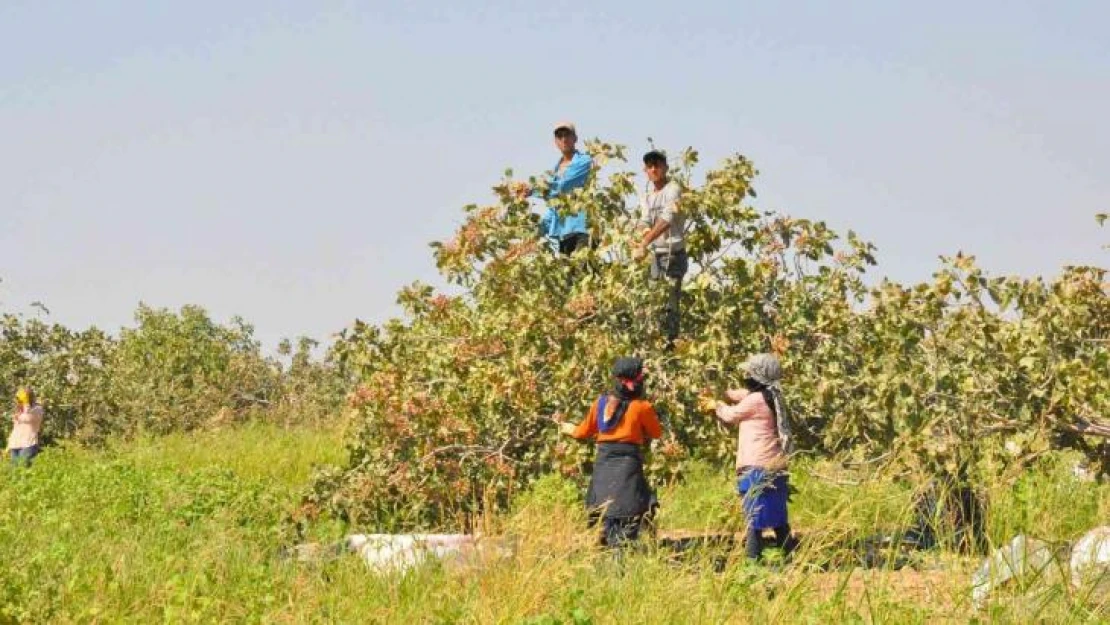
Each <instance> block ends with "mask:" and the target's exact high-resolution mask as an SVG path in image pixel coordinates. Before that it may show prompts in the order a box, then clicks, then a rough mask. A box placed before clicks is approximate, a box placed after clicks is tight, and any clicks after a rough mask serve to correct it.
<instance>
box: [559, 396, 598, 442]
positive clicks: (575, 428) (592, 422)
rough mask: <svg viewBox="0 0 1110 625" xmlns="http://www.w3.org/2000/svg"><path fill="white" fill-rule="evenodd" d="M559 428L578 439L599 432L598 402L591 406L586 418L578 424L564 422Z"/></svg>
mask: <svg viewBox="0 0 1110 625" xmlns="http://www.w3.org/2000/svg"><path fill="white" fill-rule="evenodd" d="M559 430H560V431H562V433H563V434H566V435H567V436H570V437H572V438H577V439H578V440H585V439H587V438H589V437H591V436H594V435H595V434H597V404H596V403H595V404H594V405H592V406H590V411H589V412H588V413H587V414H586V418H585V419H583V420H582V422H581V423H579V424H578V425H574V424H573V423H564V424H562V425H561V426H559Z"/></svg>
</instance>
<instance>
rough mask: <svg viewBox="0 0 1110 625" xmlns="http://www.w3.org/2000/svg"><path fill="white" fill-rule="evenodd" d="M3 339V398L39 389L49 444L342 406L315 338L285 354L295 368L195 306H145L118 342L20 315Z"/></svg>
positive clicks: (309, 414)
mask: <svg viewBox="0 0 1110 625" xmlns="http://www.w3.org/2000/svg"><path fill="white" fill-rule="evenodd" d="M0 332H2V339H3V340H2V341H0V381H3V385H4V387H5V389H6V390H5V391H4V393H6V394H8V393H14V390H15V388H16V387H17V386H18V385H20V384H30V385H32V386H33V387H34V388H35V389H36V390H37V392H38V394H39V397H40V399H41V400H42V402H43V403H44V404H45V406H46V408H47V419H46V421H45V424H44V432H43V434H44V437H45V438H46V440H47V442H51V441H53V440H56V439H72V440H76V441H81V442H88V443H96V442H99V441H101V440H103V439H105V438H106V437H112V436H129V435H133V434H137V433H150V434H164V433H167V432H171V431H188V430H194V429H197V428H205V427H213V426H219V425H223V424H226V423H229V422H236V421H242V420H244V419H247V418H260V419H265V420H274V421H280V422H285V423H290V422H303V421H310V420H313V419H318V418H320V417H321V416H324V415H328V414H332V413H335V412H336V411H337V409H338V407H339V406H340V404H341V402H342V397H343V391H342V382H341V379H340V378H339V377H338V376H337V375H336V372H335V368H334V367H332V366H330V365H328V364H326V363H321V362H318V361H317V360H315V359H313V358H312V349H313V348H314V347H315V346H316V345H315V343H314V342H313V341H311V340H310V339H300V340H299V342H298V346H297V348H296V350H294V349H293V348H292V345H291V343H290V344H289V345H288V349H282V350H279V355H282V356H285V357H287V358H288V359H289V363H288V366H284V365H283V364H282V363H281V362H280V361H279V360H278V359H274V358H267V357H265V356H264V355H263V354H262V353H261V350H260V347H259V344H258V342H257V341H255V339H254V338H253V329H252V328H251V327H250V326H249V325H247V324H246V323H244V322H243V320H241V319H238V318H236V319H233V320H232V321H231V323H229V324H220V323H217V322H215V321H213V320H212V319H211V318H210V317H209V316H208V313H207V312H205V311H204V310H203V309H202V308H199V307H196V306H185V307H183V308H181V310H180V311H176V312H174V311H170V310H167V309H157V308H151V307H148V306H145V305H140V307H139V309H138V310H137V311H136V313H135V325H134V326H133V327H129V328H124V329H122V330H121V331H120V333H119V336H118V338H116V337H112V336H110V335H108V334H105V333H104V332H102V331H100V330H98V329H96V328H90V329H88V330H84V331H81V332H75V331H73V330H70V329H68V328H66V327H64V326H62V325H60V324H52V323H47V322H44V321H42V320H41V319H35V318H26V317H24V316H20V315H16V314H11V313H7V314H4V315H3V316H2V317H0ZM5 409H6V407H5ZM5 425H7V424H6V423H5Z"/></svg>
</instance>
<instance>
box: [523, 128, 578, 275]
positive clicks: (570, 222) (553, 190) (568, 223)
mask: <svg viewBox="0 0 1110 625" xmlns="http://www.w3.org/2000/svg"><path fill="white" fill-rule="evenodd" d="M577 142H578V133H577V132H576V130H575V127H574V124H573V123H571V122H567V121H564V122H559V123H557V124H555V147H556V148H558V149H559V152H560V153H561V154H562V158H560V159H559V162H558V163H556V164H555V168H554V170H553V171H552V173H551V175H550V176H549V177H548V188H547V193H546V194H541V193H540V192H539V191H538V190H536V189H532V188H530V187H529V186H527V185H522V186H521V187H519V192H520V193H521V194H522V195H528V194H531V195H533V196H536V197H542V198H543V199H545V200H550V199H552V198H555V197H558V196H560V195H563V194H564V193H570V192H571V191H573V190H575V189H579V188H581V187H584V186H586V179H587V178H588V177H589V175H590V170H591V169H592V168H593V164H594V162H593V159H592V158H590V155H588V154H585V153H583V152H579V151H578V149H577V148H576V147H575V144H576V143H577ZM540 233H541V235H542V236H543V237H544V238H545V239H547V241H548V242H549V244H550V245H551V248H552V249H553V250H556V251H558V252H559V253H560V254H570V253H572V252H574V250H576V249H578V248H579V247H583V246H585V245H586V244H587V243H588V242H589V240H590V235H589V231H588V230H587V229H586V211H579V212H577V213H575V214H573V215H568V216H566V217H561V216H560V215H559V212H558V211H557V210H556V209H555V208H554V207H553V206H551V205H548V206H547V211H546V212H545V213H544V215H543V217H542V218H540Z"/></svg>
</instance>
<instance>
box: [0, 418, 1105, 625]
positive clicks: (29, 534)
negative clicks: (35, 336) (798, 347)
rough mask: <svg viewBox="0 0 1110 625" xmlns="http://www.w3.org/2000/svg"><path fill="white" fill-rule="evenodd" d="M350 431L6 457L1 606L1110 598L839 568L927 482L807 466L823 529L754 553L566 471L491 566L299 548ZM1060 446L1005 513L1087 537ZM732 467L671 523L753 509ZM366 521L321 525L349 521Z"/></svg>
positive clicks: (774, 614)
mask: <svg viewBox="0 0 1110 625" xmlns="http://www.w3.org/2000/svg"><path fill="white" fill-rule="evenodd" d="M339 439H340V437H339V435H338V434H337V433H336V432H331V431H326V430H325V431H321V430H311V429H291V430H283V429H279V428H276V427H272V426H248V427H242V428H237V429H229V430H225V431H221V432H214V433H205V434H198V435H193V436H170V437H166V438H160V439H148V440H141V441H136V442H133V443H128V444H125V445H122V446H120V447H117V448H113V449H109V450H106V451H99V452H92V451H87V450H83V449H79V448H64V449H59V448H54V449H49V450H47V451H46V452H45V453H44V454H43V455H41V456H40V457H39V458H38V459H37V461H36V464H35V466H34V467H32V469H30V470H27V471H12V470H8V469H3V470H0V559H2V561H3V563H4V564H3V566H0V621H11V622H36V623H37V622H113V623H114V622H142V623H149V622H159V621H161V622H204V623H210V622H266V623H271V622H279V623H280V622H297V623H301V622H340V623H361V622H383V623H384V622H389V623H402V622H404V623H422V622H428V623H440V622H448V623H449V622H477V623H536V624H539V623H544V624H554V623H568V624H569V623H576V624H577V623H610V622H646V623H720V622H740V623H743V622H791V623H795V622H801V623H807V622H810V623H826V622H896V623H902V622H910V623H914V622H917V623H933V622H943V621H953V622H966V621H968V620H972V619H979V620H981V621H992V622H1028V621H1030V620H1042V621H1046V622H1086V621H1090V622H1096V621H1099V620H1100V619H1106V618H1110V617H1108V614H1107V613H1106V612H1099V611H1097V609H1096V608H1095V607H1092V605H1091V603H1090V602H1089V601H1087V600H1086V598H1084V597H1083V596H1082V594H1081V593H1077V592H1074V591H1073V590H1072V589H1071V588H1070V587H1069V586H1068V585H1067V584H1066V583H1064V582H1062V581H1060V580H1055V581H1053V580H1048V581H1046V582H1044V583H1042V584H1040V586H1039V587H1032V588H1013V589H1006V590H1004V591H1002V592H999V593H998V594H997V595H996V596H995V597H994V598H993V600H992V602H991V604H990V605H988V606H986V607H984V608H983V609H981V610H978V611H977V610H975V609H974V608H973V607H972V606H971V603H970V596H969V595H970V581H969V580H970V574H971V571H972V570H973V569H974V567H975V566H976V565H977V564H978V559H977V558H968V557H959V556H954V555H946V554H927V555H925V556H922V557H920V558H919V559H918V560H917V561H916V562H915V563H916V564H917V566H918V568H919V569H920V570H912V569H904V570H899V571H894V570H889V569H878V570H866V571H865V570H861V569H853V568H852V567H851V566H845V567H843V568H840V569H837V570H832V571H826V570H822V569H821V568H820V567H818V566H817V564H818V563H819V562H822V561H824V560H826V559H827V556H828V552H829V551H830V550H833V549H837V548H842V547H843V546H844V544H845V543H846V541H847V542H850V540H851V539H854V538H858V537H862V536H868V535H872V534H876V533H882V532H888V531H891V530H892V529H897V528H898V527H904V526H905V525H906V524H907V523H908V522H909V520H910V518H911V516H912V515H911V510H912V501H913V491H912V488H911V485H906V484H899V483H895V482H891V481H888V480H883V479H879V478H878V477H876V476H873V475H867V474H859V473H856V474H851V475H846V474H845V473H844V472H842V471H838V470H837V469H836V468H835V467H834V466H833V465H832V464H830V463H821V462H804V463H799V464H797V465H796V466H795V467H794V468H793V472H792V479H793V482H794V485H795V486H796V488H797V491H798V492H797V493H796V495H795V497H794V500H793V503H792V507H791V515H792V520H793V523H794V524H795V526H796V527H797V528H798V530H799V531H800V532H801V533H802V534H803V535H804V536H805V537H807V538H808V539H809V540H808V541H807V544H806V546H803V548H802V550H801V551H800V553H799V554H798V557H797V558H796V559H795V560H794V561H793V562H792V563H789V564H781V563H775V562H774V558H772V564H771V565H770V566H767V567H756V566H751V565H749V564H747V563H746V562H744V560H743V558H742V556H741V555H740V554H739V553H733V554H725V555H727V556H728V558H729V559H728V565H727V566H726V567H724V570H723V571H718V570H717V569H716V568H715V566H714V564H715V562H714V560H715V558H717V557H719V556H720V554H715V553H705V554H699V553H696V552H695V553H690V554H686V555H685V556H684V557H681V558H679V557H676V556H675V555H674V554H673V553H670V552H668V551H665V550H658V549H654V548H652V547H651V546H650V545H648V546H645V547H644V548H643V549H640V550H637V551H635V552H629V553H626V554H625V555H624V556H623V557H621V558H616V557H614V556H613V555H612V554H610V553H607V552H603V551H600V550H598V549H597V548H596V546H595V544H594V543H595V537H594V535H593V534H592V533H590V532H587V531H585V530H583V529H582V528H583V525H584V521H585V519H584V515H583V512H582V508H581V491H580V489H579V488H578V487H577V486H576V485H574V484H572V483H569V482H567V481H565V480H562V479H560V478H557V477H554V476H551V477H548V478H545V479H544V480H541V482H540V483H538V484H537V485H535V487H533V488H532V489H531V490H530V491H528V492H526V493H524V494H522V495H521V496H520V497H519V498H518V499H517V501H516V503H515V506H514V508H513V510H512V512H511V513H508V514H505V515H501V516H498V517H494V518H490V519H487V520H486V523H485V526H486V531H487V532H490V533H498V534H505V535H511V536H514V537H516V541H517V553H516V555H515V556H514V557H513V558H511V559H507V560H503V561H497V562H492V563H489V564H488V565H486V566H485V567H482V568H480V569H476V568H470V569H465V570H459V569H455V568H451V567H444V566H439V565H436V564H429V565H426V566H423V567H421V568H419V569H417V570H414V571H412V572H409V573H407V574H402V575H391V576H378V575H373V574H371V573H370V572H369V571H367V569H366V568H365V567H364V566H363V565H362V563H361V562H360V561H359V560H358V559H357V558H355V557H354V556H349V557H344V558H340V559H338V560H335V561H329V562H319V563H296V562H292V561H288V560H284V559H282V558H280V557H278V552H279V549H280V547H282V546H285V545H287V544H288V542H289V541H290V540H291V539H292V536H291V532H290V524H289V523H288V516H289V514H290V513H291V512H292V511H293V510H294V509H296V507H297V506H298V503H299V500H300V495H301V493H302V492H303V489H304V488H305V487H306V485H307V483H308V480H309V477H310V474H311V471H312V467H313V466H314V465H316V464H326V463H336V462H340V461H341V460H342V455H343V451H342V446H341V444H340V442H339ZM1069 462H1070V459H1069V458H1068V457H1065V456H1051V457H1049V458H1048V459H1046V460H1045V461H1043V462H1042V463H1040V464H1039V465H1037V466H1036V467H1034V468H1033V469H1032V470H1030V471H1029V472H1028V473H1026V474H1025V475H1023V476H1022V477H1021V478H1020V479H1018V480H1017V482H1016V483H1001V482H1000V483H998V484H994V485H991V487H990V488H989V490H988V492H987V493H986V495H987V500H988V504H989V518H988V521H989V522H988V533H989V535H990V539H991V540H992V542H995V543H997V544H1001V543H1003V542H1005V541H1006V540H1008V539H1009V538H1010V537H1011V536H1012V535H1013V534H1015V533H1018V532H1024V533H1027V534H1029V535H1032V536H1037V537H1041V538H1044V539H1046V540H1051V541H1068V540H1073V539H1075V538H1076V537H1077V536H1078V535H1079V534H1081V533H1082V532H1083V531H1085V530H1086V529H1089V528H1090V527H1093V526H1095V525H1098V524H1101V523H1106V522H1107V521H1108V520H1110V487H1108V486H1107V485H1099V484H1095V483H1087V482H1079V481H1076V480H1075V479H1074V478H1073V477H1072V476H1071V473H1070V465H1069ZM732 488H733V484H732V478H731V476H730V475H729V471H728V470H727V468H721V469H720V470H718V469H717V468H716V467H710V466H706V465H698V466H695V467H694V468H693V470H692V471H691V474H690V475H689V477H688V478H687V479H686V480H685V481H684V482H682V483H679V484H675V485H672V486H670V487H668V488H664V489H663V490H662V491H661V500H662V503H663V511H662V514H661V517H660V524H661V526H662V528H661V529H662V530H663V531H668V530H675V529H684V530H690V531H705V532H728V531H734V530H739V529H740V527H741V524H740V521H739V518H738V514H737V510H736V501H735V497H734V495H733V494H732ZM373 529H374V528H344V527H342V526H341V525H339V524H338V523H337V522H330V523H322V524H319V525H317V526H315V527H313V528H312V534H313V535H315V536H317V537H320V538H323V539H332V540H338V539H340V538H341V537H342V535H343V532H344V531H373Z"/></svg>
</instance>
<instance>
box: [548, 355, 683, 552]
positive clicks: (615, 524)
mask: <svg viewBox="0 0 1110 625" xmlns="http://www.w3.org/2000/svg"><path fill="white" fill-rule="evenodd" d="M613 376H614V377H615V378H616V381H617V383H616V386H615V388H614V389H613V391H612V392H609V393H606V394H603V395H602V396H601V397H599V398H598V400H597V401H596V402H594V403H593V405H592V406H590V411H589V413H588V414H587V415H586V419H585V420H584V421H582V422H581V423H579V424H578V425H574V424H572V423H564V424H562V426H561V429H562V431H563V433H564V434H567V435H568V436H573V437H574V438H576V439H578V440H587V439H590V438H593V439H596V440H597V457H596V459H595V460H594V470H593V474H592V475H591V476H590V487H589V489H588V490H587V491H586V507H587V509H588V510H589V512H590V521H591V524H595V523H597V521H598V519H601V521H602V525H603V533H602V542H603V543H604V544H605V545H608V546H613V547H617V546H620V545H621V544H623V543H625V542H628V541H632V540H636V539H637V538H638V537H639V534H640V525H641V523H642V522H643V519H644V516H645V514H647V513H648V512H649V511H650V509H651V506H652V501H653V499H654V497H653V494H652V492H651V488H649V487H648V483H647V479H646V478H645V477H644V460H643V452H642V451H641V447H642V446H643V445H644V444H645V443H646V442H648V441H650V440H651V439H657V438H659V437H660V436H662V428H661V427H660V425H659V416H658V415H657V414H656V413H655V408H653V407H652V405H651V402H649V401H647V400H646V399H644V364H643V361H641V360H640V359H639V358H619V359H617V361H616V363H615V364H614V365H613Z"/></svg>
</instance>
